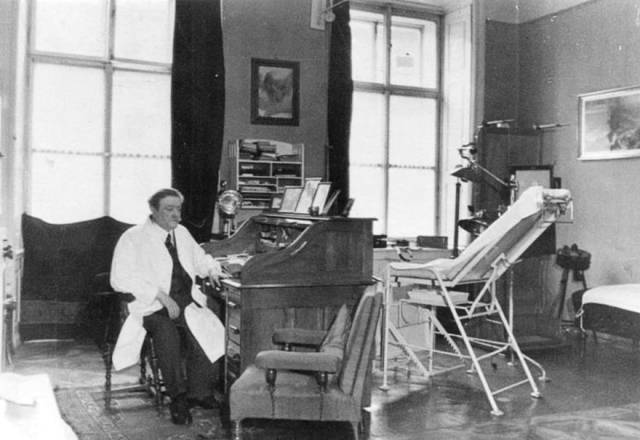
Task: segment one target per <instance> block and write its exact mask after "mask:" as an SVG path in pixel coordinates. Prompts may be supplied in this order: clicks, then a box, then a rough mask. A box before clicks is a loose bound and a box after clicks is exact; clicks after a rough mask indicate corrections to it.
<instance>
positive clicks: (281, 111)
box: [251, 58, 300, 125]
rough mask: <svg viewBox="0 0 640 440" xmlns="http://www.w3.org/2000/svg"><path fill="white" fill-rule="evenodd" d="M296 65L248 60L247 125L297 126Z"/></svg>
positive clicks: (298, 81)
mask: <svg viewBox="0 0 640 440" xmlns="http://www.w3.org/2000/svg"><path fill="white" fill-rule="evenodd" d="M299 113H300V63H298V62H297V61H281V60H265V59H259V58H252V59H251V123H252V124H268V125H298V123H299V118H300V117H299Z"/></svg>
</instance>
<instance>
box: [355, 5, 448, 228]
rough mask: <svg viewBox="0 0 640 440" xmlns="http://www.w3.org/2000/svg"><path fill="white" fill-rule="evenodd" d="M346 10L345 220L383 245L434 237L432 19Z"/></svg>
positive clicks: (436, 89) (435, 66)
mask: <svg viewBox="0 0 640 440" xmlns="http://www.w3.org/2000/svg"><path fill="white" fill-rule="evenodd" d="M355 7H356V6H354V7H352V10H351V38H352V53H353V55H352V66H353V73H352V74H353V80H354V94H353V117H352V123H351V139H350V146H349V149H350V153H349V154H350V157H349V173H350V180H349V185H350V193H351V197H353V198H355V199H356V203H355V204H354V207H353V211H352V212H353V213H354V215H357V216H367V217H376V218H377V219H378V221H377V222H375V223H374V231H375V232H376V233H386V234H388V235H389V236H390V237H415V236H416V235H425V234H434V233H436V232H437V214H438V208H439V207H438V197H437V194H438V174H439V168H438V162H439V154H438V144H439V139H438V138H439V136H438V124H439V98H440V85H439V83H440V81H439V71H440V67H439V35H440V29H439V19H438V17H437V16H432V15H428V14H424V13H416V12H408V11H404V10H394V9H392V8H381V9H366V10H364V9H362V10H360V9H355Z"/></svg>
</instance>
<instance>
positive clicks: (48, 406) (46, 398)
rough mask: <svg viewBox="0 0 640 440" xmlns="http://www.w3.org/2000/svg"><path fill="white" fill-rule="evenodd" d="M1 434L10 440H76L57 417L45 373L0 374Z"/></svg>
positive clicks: (56, 409)
mask: <svg viewBox="0 0 640 440" xmlns="http://www.w3.org/2000/svg"><path fill="white" fill-rule="evenodd" d="M0 435H1V437H2V438H3V439H7V440H9V439H11V440H77V438H78V437H77V436H76V435H75V433H74V432H73V430H72V429H71V427H69V425H67V424H66V423H65V421H64V420H63V419H62V417H61V416H60V411H59V409H58V404H57V402H56V398H55V395H54V394H53V388H52V387H51V382H50V381H49V376H47V375H46V374H35V375H26V376H25V375H19V374H15V373H10V372H6V373H2V374H0Z"/></svg>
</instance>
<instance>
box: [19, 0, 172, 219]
mask: <svg viewBox="0 0 640 440" xmlns="http://www.w3.org/2000/svg"><path fill="white" fill-rule="evenodd" d="M166 1H167V6H168V8H169V13H170V15H169V17H168V21H169V22H170V23H174V22H175V1H176V0H166ZM104 7H105V9H106V14H107V15H106V20H107V25H106V26H105V29H106V32H107V35H106V38H105V41H106V42H107V43H106V50H105V51H104V53H103V55H102V56H88V55H77V54H70V53H62V52H51V51H42V50H37V49H36V47H35V45H36V35H37V23H36V8H37V5H36V1H35V0H29V2H28V6H27V8H28V9H27V14H26V16H27V20H26V21H27V23H26V26H27V44H26V56H25V59H26V68H25V72H26V83H25V84H26V100H25V117H24V127H25V128H24V139H25V146H26V148H25V151H26V154H25V164H24V165H25V169H26V170H28V173H27V174H28V175H29V183H28V185H26V189H25V196H26V197H25V211H27V212H33V203H32V202H33V198H32V193H31V188H32V186H33V181H32V179H33V178H34V176H32V175H31V171H32V169H33V160H32V155H33V153H55V154H60V155H66V156H71V155H83V156H100V157H101V158H102V159H103V160H102V166H103V170H104V175H103V194H102V195H103V200H102V215H110V211H111V206H112V199H113V194H112V193H111V180H112V169H111V168H112V164H111V159H112V158H118V157H132V156H133V157H135V158H139V159H163V160H164V159H168V160H169V161H171V155H170V154H169V155H164V154H137V153H113V152H112V132H113V115H112V110H113V95H114V89H113V78H114V75H115V74H116V72H118V71H124V72H141V73H149V74H158V75H167V76H169V77H171V74H172V70H173V68H172V65H173V60H171V62H169V63H163V62H157V61H145V60H135V59H129V58H116V57H115V25H116V24H115V21H116V0H106V2H105V6H104ZM38 63H42V64H59V65H65V66H73V67H80V68H82V67H86V68H98V69H100V70H102V72H103V74H104V77H105V81H104V90H103V94H104V99H105V101H104V103H105V105H104V108H103V111H104V126H103V130H104V140H103V149H102V151H101V152H82V151H72V150H71V151H57V150H56V151H53V150H46V149H39V148H34V145H33V141H32V130H33V111H34V68H35V66H36V64H38ZM169 172H170V173H171V165H170V163H169ZM170 183H171V182H167V186H169V185H170ZM81 220H86V219H78V221H81Z"/></svg>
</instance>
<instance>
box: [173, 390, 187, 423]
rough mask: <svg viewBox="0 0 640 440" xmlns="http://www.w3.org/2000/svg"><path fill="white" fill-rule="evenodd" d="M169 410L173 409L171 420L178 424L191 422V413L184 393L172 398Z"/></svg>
mask: <svg viewBox="0 0 640 440" xmlns="http://www.w3.org/2000/svg"><path fill="white" fill-rule="evenodd" d="M169 410H170V411H171V421H172V422H173V423H175V424H176V425H188V424H190V423H191V413H190V412H189V407H188V406H187V401H186V399H185V397H184V394H181V395H179V396H176V397H175V398H174V399H172V400H171V403H170V404H169Z"/></svg>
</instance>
